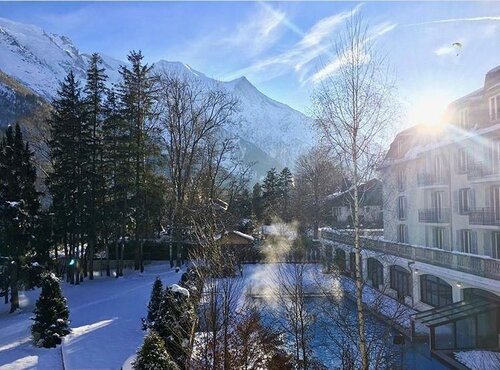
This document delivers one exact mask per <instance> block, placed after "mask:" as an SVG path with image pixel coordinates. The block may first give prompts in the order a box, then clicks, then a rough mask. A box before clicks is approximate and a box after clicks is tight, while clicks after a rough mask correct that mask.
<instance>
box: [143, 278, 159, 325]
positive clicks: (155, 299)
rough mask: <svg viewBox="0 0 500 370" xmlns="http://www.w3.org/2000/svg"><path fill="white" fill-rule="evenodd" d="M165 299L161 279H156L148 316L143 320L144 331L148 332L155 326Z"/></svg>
mask: <svg viewBox="0 0 500 370" xmlns="http://www.w3.org/2000/svg"><path fill="white" fill-rule="evenodd" d="M162 299H163V284H162V282H161V279H160V278H158V277H157V278H156V280H155V282H154V284H153V290H152V291H151V298H150V300H149V304H148V315H147V317H146V318H145V319H143V329H144V330H146V329H148V328H151V327H153V326H154V322H155V320H156V316H157V315H158V310H159V308H160V305H161V301H162Z"/></svg>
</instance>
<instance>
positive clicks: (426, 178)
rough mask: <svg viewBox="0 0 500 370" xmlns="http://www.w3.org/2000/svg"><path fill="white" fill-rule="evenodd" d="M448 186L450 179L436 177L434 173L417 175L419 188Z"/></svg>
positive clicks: (443, 176)
mask: <svg viewBox="0 0 500 370" xmlns="http://www.w3.org/2000/svg"><path fill="white" fill-rule="evenodd" d="M446 184H448V177H447V176H445V175H440V176H436V175H435V174H432V173H419V174H417V185H418V186H420V187H421V186H436V185H446Z"/></svg>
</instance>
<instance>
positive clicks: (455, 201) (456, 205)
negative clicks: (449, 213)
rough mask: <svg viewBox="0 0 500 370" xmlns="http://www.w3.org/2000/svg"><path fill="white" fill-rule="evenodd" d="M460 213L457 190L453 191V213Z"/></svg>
mask: <svg viewBox="0 0 500 370" xmlns="http://www.w3.org/2000/svg"><path fill="white" fill-rule="evenodd" d="M459 211H460V206H459V200H458V190H454V191H453V212H455V213H458V212H459Z"/></svg>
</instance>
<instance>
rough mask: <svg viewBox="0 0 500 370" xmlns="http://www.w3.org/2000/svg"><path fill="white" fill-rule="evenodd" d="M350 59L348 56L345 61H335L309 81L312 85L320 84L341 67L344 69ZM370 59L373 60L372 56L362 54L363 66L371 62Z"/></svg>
mask: <svg viewBox="0 0 500 370" xmlns="http://www.w3.org/2000/svg"><path fill="white" fill-rule="evenodd" d="M350 55H352V54H350ZM348 58H350V57H349V54H346V55H345V57H344V58H343V59H340V58H335V59H333V60H332V61H331V62H330V63H328V64H327V65H326V66H324V67H323V68H321V69H320V70H319V71H318V72H316V73H314V74H313V75H312V76H311V77H310V78H309V81H310V82H312V83H318V82H321V81H323V80H324V79H325V78H327V77H328V76H330V75H332V74H334V73H335V72H337V71H338V69H339V68H340V67H342V65H343V64H344V63H346V62H347V59H348ZM370 59H371V56H370V54H367V53H364V52H361V54H360V63H361V64H365V63H368V62H369V61H370Z"/></svg>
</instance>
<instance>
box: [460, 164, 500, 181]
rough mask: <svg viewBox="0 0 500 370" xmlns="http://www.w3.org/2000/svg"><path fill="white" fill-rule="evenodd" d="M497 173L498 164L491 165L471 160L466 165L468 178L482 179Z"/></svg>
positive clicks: (499, 167)
mask: <svg viewBox="0 0 500 370" xmlns="http://www.w3.org/2000/svg"><path fill="white" fill-rule="evenodd" d="M499 174H500V166H492V165H491V164H487V163H481V162H472V163H469V164H468V165H467V178H468V179H469V180H475V179H482V178H485V177H489V176H493V175H499Z"/></svg>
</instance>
